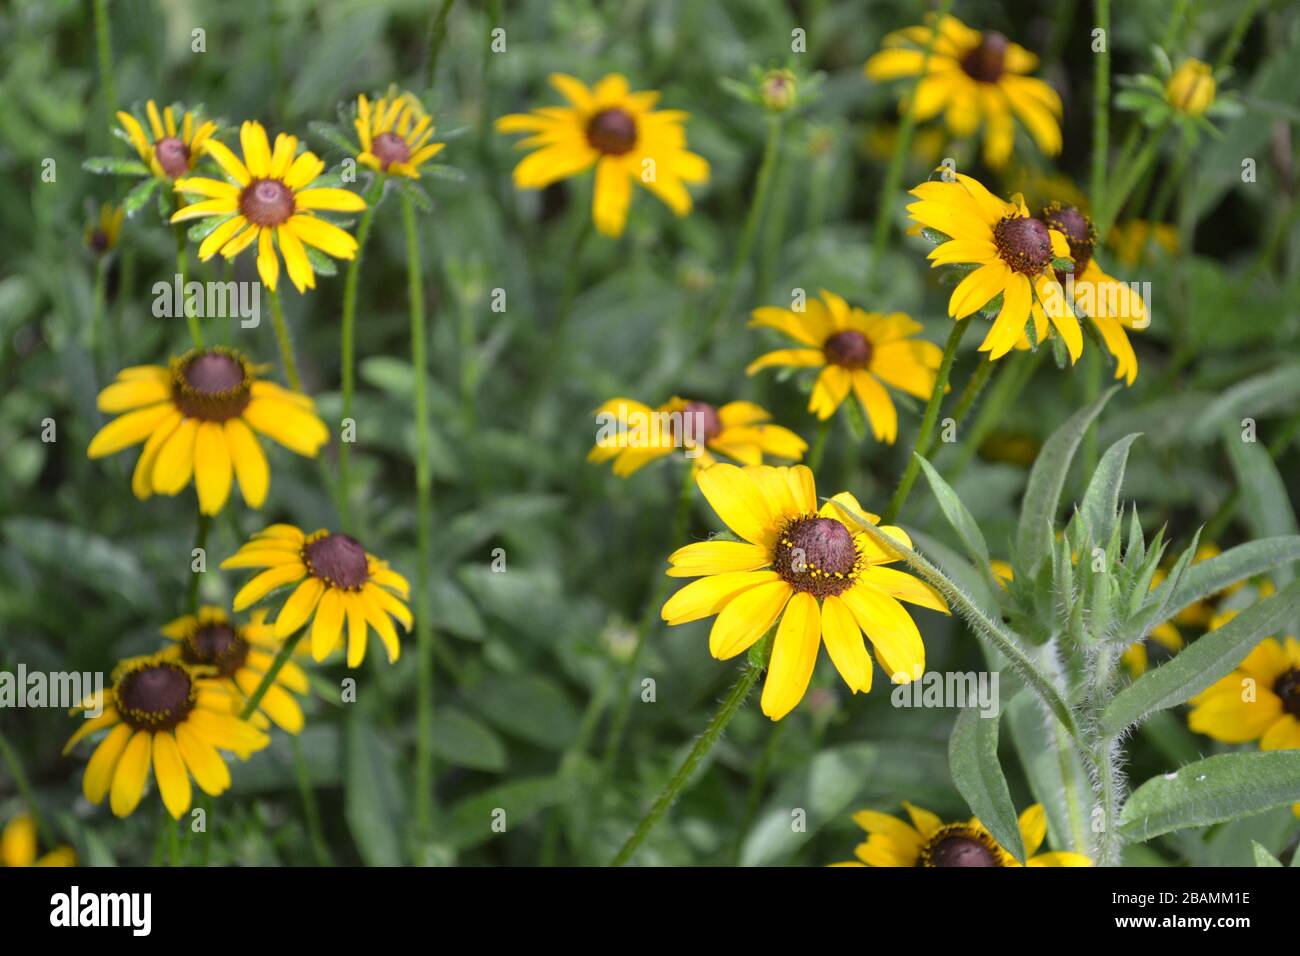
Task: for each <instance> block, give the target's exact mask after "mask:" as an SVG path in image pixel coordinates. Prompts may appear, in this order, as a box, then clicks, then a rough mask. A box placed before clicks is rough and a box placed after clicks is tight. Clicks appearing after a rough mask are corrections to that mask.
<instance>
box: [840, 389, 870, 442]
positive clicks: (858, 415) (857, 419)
mask: <svg viewBox="0 0 1300 956" xmlns="http://www.w3.org/2000/svg"><path fill="white" fill-rule="evenodd" d="M840 420H841V421H843V422H844V425H845V427H846V428H848V430H849V435H850V436H851V437H852V439H853V440H854V441H855V442H861V441H863V440H865V439H866V437H867V420H866V417H865V416H863V414H862V406H861V405H860V404H858V402H857V400H856V399H854V398H852V397H850V398H849V400H848V401H846V402H841V403H840Z"/></svg>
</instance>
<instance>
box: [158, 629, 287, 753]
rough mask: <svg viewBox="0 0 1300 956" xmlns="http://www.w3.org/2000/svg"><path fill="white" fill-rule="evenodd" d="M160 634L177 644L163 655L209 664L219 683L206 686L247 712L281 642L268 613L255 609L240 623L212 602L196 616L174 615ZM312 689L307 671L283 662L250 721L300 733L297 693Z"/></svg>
mask: <svg viewBox="0 0 1300 956" xmlns="http://www.w3.org/2000/svg"><path fill="white" fill-rule="evenodd" d="M162 632H163V635H164V636H165V637H169V638H171V639H172V640H173V641H175V642H176V643H175V644H173V645H172V646H171V647H169V648H167V649H166V650H165V651H163V652H162V655H163V657H165V658H166V659H168V660H178V661H181V662H182V663H184V664H187V665H190V666H192V667H200V668H205V673H209V674H210V676H211V677H212V678H213V680H212V682H211V683H212V685H215V686H211V685H208V684H205V687H206V688H207V690H208V691H210V692H212V693H213V694H214V695H215V694H216V693H219V692H223V693H225V695H226V697H227V698H228V700H229V702H230V711H231V713H235V714H238V713H240V712H242V711H243V709H244V703H245V702H246V700H247V699H248V698H249V697H251V696H252V695H253V693H254V692H255V691H256V690H257V688H258V687H260V686H261V683H262V678H263V677H265V676H266V673H267V671H269V670H270V669H271V664H272V663H273V661H274V660H275V654H276V651H278V650H279V649H280V643H281V642H280V641H279V640H277V639H276V637H275V631H274V628H272V627H271V625H269V624H267V623H266V611H262V610H258V611H254V612H253V613H252V615H250V617H249V620H248V622H247V623H245V624H242V625H237V624H236V623H235V622H234V620H233V619H232V618H231V616H230V615H229V614H227V613H226V612H225V611H224V610H223V609H222V608H219V607H216V606H214V605H204V606H203V607H200V608H199V611H198V614H197V615H194V614H186V615H183V616H181V617H178V618H176V620H174V621H172V622H171V623H170V624H168V625H167V626H166V627H164V628H163V629H162ZM309 689H310V688H309V686H308V682H307V674H306V673H305V672H304V671H303V669H302V668H301V667H299V666H298V665H297V664H295V663H294V662H293V661H285V662H284V664H283V665H282V666H281V668H280V671H279V673H277V674H276V675H275V680H274V681H273V682H272V684H271V686H270V687H268V688H267V689H266V693H265V694H264V695H263V697H262V700H261V701H260V703H259V704H258V709H257V712H256V713H254V715H253V717H252V723H253V724H254V726H256V727H258V728H259V729H262V730H265V729H266V724H267V720H268V719H269V720H270V721H273V722H274V723H275V725H276V726H277V727H279V728H280V729H281V730H285V731H288V732H289V733H291V734H296V733H298V732H299V731H300V730H302V724H303V719H302V707H300V706H299V704H298V701H297V699H296V698H295V697H294V696H293V695H294V694H305V693H307V692H308V690H309Z"/></svg>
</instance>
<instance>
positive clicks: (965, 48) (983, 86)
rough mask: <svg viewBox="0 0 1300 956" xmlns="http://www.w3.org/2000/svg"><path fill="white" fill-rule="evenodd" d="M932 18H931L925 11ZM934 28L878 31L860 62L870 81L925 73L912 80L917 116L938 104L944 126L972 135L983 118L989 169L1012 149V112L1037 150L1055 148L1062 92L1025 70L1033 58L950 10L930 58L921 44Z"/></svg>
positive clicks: (927, 116) (927, 115) (1052, 150)
mask: <svg viewBox="0 0 1300 956" xmlns="http://www.w3.org/2000/svg"><path fill="white" fill-rule="evenodd" d="M930 22H931V24H933V22H934V21H933V18H932V17H931V18H930ZM933 34H934V30H933V29H932V27H930V26H916V27H908V28H907V29H905V30H899V31H897V32H895V33H891V34H889V35H888V36H886V37H885V40H884V47H885V48H884V49H883V50H881V51H880V52H879V53H877V54H876V55H875V56H873V57H872V58H871V59H870V60H868V61H867V66H866V73H867V76H868V77H869V78H870V79H872V80H875V81H876V82H878V83H879V82H885V81H888V80H896V79H900V78H902V77H908V76H920V74H921V70H922V63H923V62H925V67H924V69H925V75H924V76H923V77H922V78H921V79H920V80H919V81H918V82H917V84H916V92H915V94H914V95H915V96H916V105H915V108H914V115H915V117H916V119H917V121H918V122H921V121H924V120H928V119H930V118H932V117H934V116H937V115H938V114H939V112H940V111H941V110H942V111H943V112H944V118H945V121H946V122H947V125H948V129H949V131H950V132H951V133H952V134H953V135H954V136H957V137H967V136H972V135H974V134H975V132H976V131H977V130H978V129H979V126H980V124H981V122H982V123H983V124H984V162H985V163H987V164H988V165H989V166H991V167H993V168H995V169H996V168H998V167H1001V166H1002V165H1004V164H1005V163H1006V161H1007V159H1008V157H1010V156H1011V147H1012V143H1013V141H1014V138H1015V125H1014V122H1013V120H1012V117H1013V116H1015V117H1016V118H1017V119H1019V120H1020V122H1021V123H1023V124H1024V126H1025V128H1026V129H1027V130H1029V133H1030V135H1031V136H1033V138H1034V140H1035V141H1037V143H1038V145H1039V147H1040V148H1041V149H1042V150H1043V152H1045V153H1047V154H1048V155H1049V156H1055V155H1056V154H1057V153H1059V152H1060V151H1061V125H1060V118H1061V98H1060V96H1058V95H1057V93H1056V91H1055V90H1054V89H1052V88H1051V87H1050V86H1048V85H1047V84H1046V83H1044V82H1043V81H1042V80H1039V79H1035V78H1034V77H1031V76H1026V75H1025V74H1026V73H1031V72H1033V71H1034V70H1035V69H1037V67H1038V57H1036V56H1034V54H1032V53H1030V52H1029V51H1028V50H1026V49H1025V48H1024V47H1022V46H1020V45H1019V44H1016V43H1012V42H1011V41H1010V40H1008V39H1007V38H1006V37H1005V36H1003V35H1002V34H1001V33H997V32H995V31H992V30H988V31H983V32H981V31H979V30H972V29H971V28H970V27H968V26H966V25H965V24H964V23H962V22H961V21H960V20H958V19H957V18H956V17H944V18H943V21H942V22H941V23H940V25H939V34H938V36H937V37H936V38H935V39H934V47H933V49H932V50H931V53H930V59H929V60H928V61H925V48H926V47H927V45H929V43H930V41H931V37H932V36H933Z"/></svg>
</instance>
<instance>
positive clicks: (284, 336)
mask: <svg viewBox="0 0 1300 956" xmlns="http://www.w3.org/2000/svg"><path fill="white" fill-rule="evenodd" d="M268 294H269V296H270V299H271V324H272V325H274V326H275V341H276V344H277V345H279V347H280V364H281V365H283V366H284V378H285V381H287V382H288V383H289V387H290V388H291V389H293V390H294V391H295V392H301V391H302V379H301V378H300V377H299V376H298V363H297V362H295V361H294V358H293V339H291V338H290V337H289V326H288V325H286V324H285V321H284V310H283V309H282V308H280V294H279V293H278V292H270V293H268Z"/></svg>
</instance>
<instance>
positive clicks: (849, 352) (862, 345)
mask: <svg viewBox="0 0 1300 956" xmlns="http://www.w3.org/2000/svg"><path fill="white" fill-rule="evenodd" d="M822 350H823V351H824V352H825V353H826V361H828V362H830V363H831V364H832V365H842V366H844V368H866V367H867V366H868V365H870V364H871V343H870V342H869V341H867V337H866V336H865V335H863V334H862V333H861V332H858V331H856V330H854V329H845V330H844V331H843V332H836V333H835V334H834V335H832V336H831V337H830V338H828V339H827V340H826V343H825V344H824V345H823V346H822Z"/></svg>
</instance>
